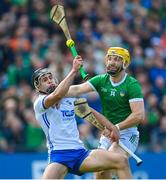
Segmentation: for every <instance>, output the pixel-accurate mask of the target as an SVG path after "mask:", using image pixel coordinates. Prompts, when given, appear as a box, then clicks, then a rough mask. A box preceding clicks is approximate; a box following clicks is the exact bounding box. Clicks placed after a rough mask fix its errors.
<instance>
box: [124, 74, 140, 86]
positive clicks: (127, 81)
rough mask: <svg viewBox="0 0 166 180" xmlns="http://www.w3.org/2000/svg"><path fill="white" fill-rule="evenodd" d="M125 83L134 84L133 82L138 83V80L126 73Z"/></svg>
mask: <svg viewBox="0 0 166 180" xmlns="http://www.w3.org/2000/svg"><path fill="white" fill-rule="evenodd" d="M126 83H127V84H133V83H134V84H135V83H138V84H139V82H138V80H137V79H136V78H134V77H133V76H131V75H128V74H127V77H126Z"/></svg>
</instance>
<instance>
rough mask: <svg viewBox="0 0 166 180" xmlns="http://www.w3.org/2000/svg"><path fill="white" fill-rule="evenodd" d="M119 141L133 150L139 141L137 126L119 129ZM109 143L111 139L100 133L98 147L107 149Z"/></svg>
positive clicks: (110, 143) (109, 145)
mask: <svg viewBox="0 0 166 180" xmlns="http://www.w3.org/2000/svg"><path fill="white" fill-rule="evenodd" d="M120 141H121V142H122V143H123V144H124V145H125V146H127V147H128V148H129V149H130V150H131V151H132V152H135V151H136V149H137V147H138V143H139V131H138V130H137V127H132V128H129V129H125V130H122V131H120ZM111 145H112V142H111V140H110V139H108V138H107V137H105V136H103V135H102V136H101V138H100V141H99V147H98V148H99V149H105V150H108V149H109V148H110V147H111Z"/></svg>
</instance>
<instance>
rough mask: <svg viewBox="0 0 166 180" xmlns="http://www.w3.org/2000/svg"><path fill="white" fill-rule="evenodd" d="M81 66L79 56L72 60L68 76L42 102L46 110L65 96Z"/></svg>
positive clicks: (81, 61)
mask: <svg viewBox="0 0 166 180" xmlns="http://www.w3.org/2000/svg"><path fill="white" fill-rule="evenodd" d="M82 65H83V60H82V58H81V57H80V56H76V58H75V59H74V60H73V66H72V69H71V71H70V72H69V74H68V75H67V76H66V77H65V79H64V80H63V81H62V82H61V83H60V84H59V85H58V87H57V88H56V89H55V90H54V91H53V92H52V93H51V94H49V95H48V96H47V97H46V99H45V101H44V106H45V107H46V108H48V107H50V106H53V105H54V104H55V103H56V102H58V101H59V100H60V99H62V98H63V97H64V96H65V94H66V93H67V91H68V90H69V87H70V85H71V83H72V82H73V80H74V77H75V75H76V74H77V72H78V71H79V68H80V67H81V66H82Z"/></svg>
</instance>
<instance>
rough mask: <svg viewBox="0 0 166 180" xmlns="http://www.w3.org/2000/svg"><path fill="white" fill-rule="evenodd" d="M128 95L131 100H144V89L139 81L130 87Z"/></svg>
mask: <svg viewBox="0 0 166 180" xmlns="http://www.w3.org/2000/svg"><path fill="white" fill-rule="evenodd" d="M128 95H129V100H131V99H136V98H139V99H140V98H141V99H143V95H142V88H141V85H140V84H139V83H138V81H135V82H132V83H131V84H130V85H129V89H128Z"/></svg>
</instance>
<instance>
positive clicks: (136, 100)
mask: <svg viewBox="0 0 166 180" xmlns="http://www.w3.org/2000/svg"><path fill="white" fill-rule="evenodd" d="M138 101H144V99H143V98H134V99H130V100H129V102H138Z"/></svg>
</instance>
